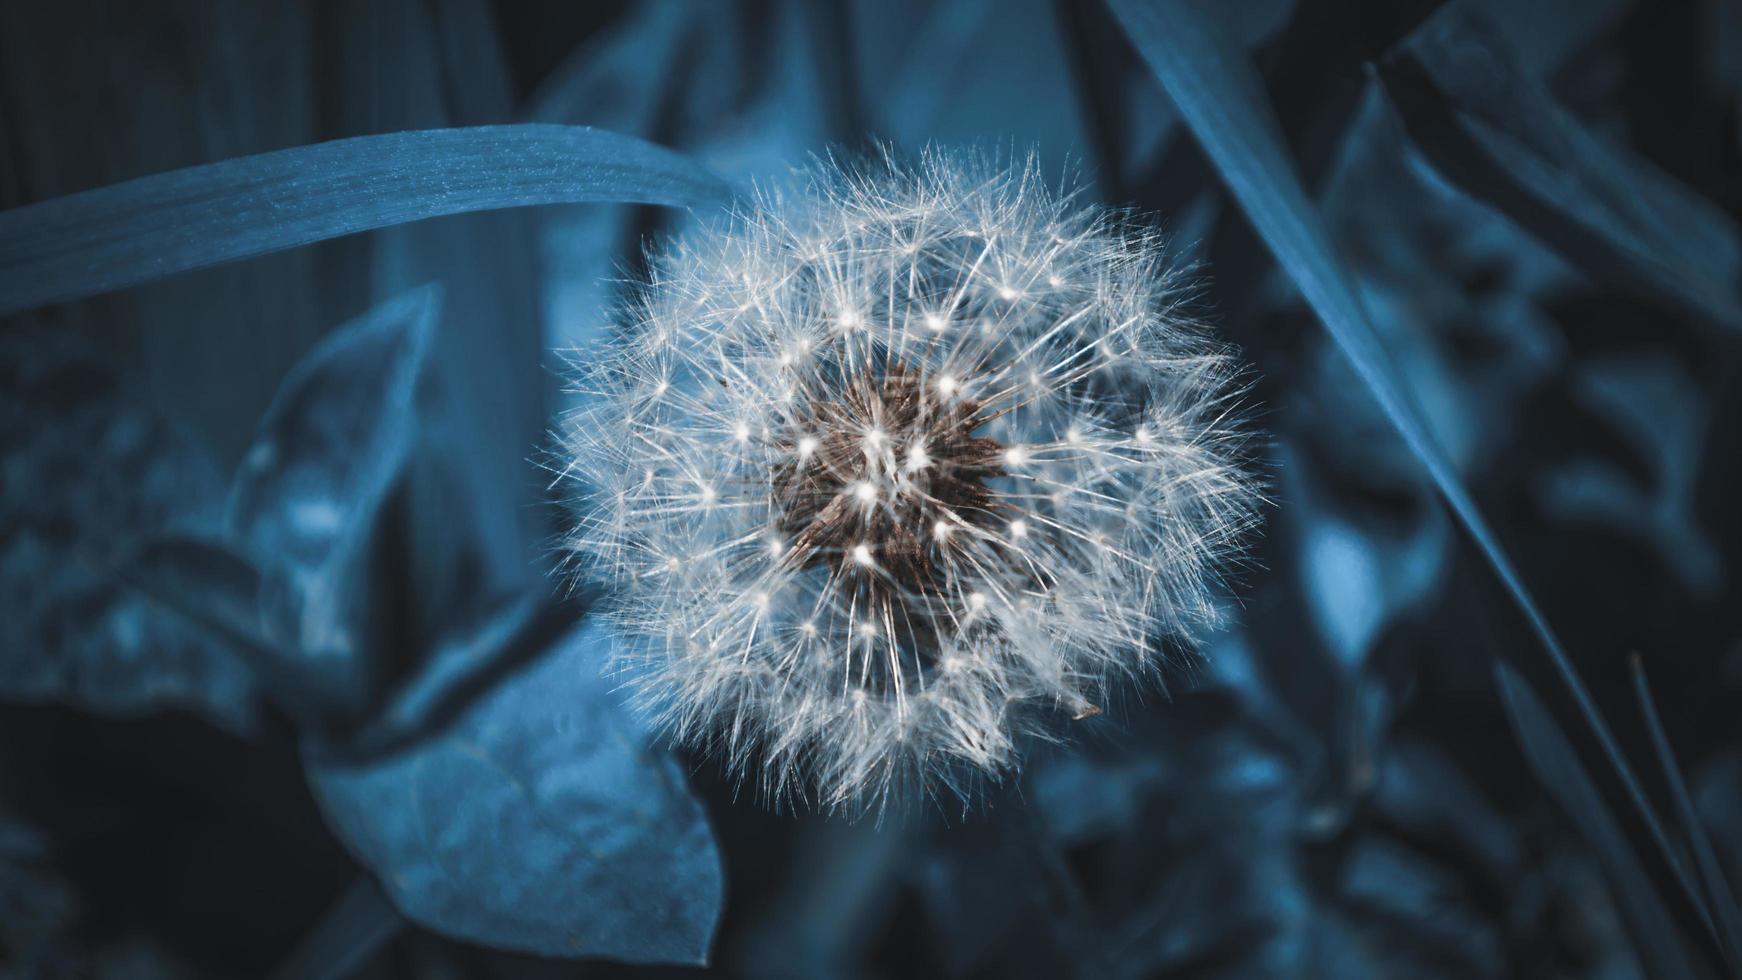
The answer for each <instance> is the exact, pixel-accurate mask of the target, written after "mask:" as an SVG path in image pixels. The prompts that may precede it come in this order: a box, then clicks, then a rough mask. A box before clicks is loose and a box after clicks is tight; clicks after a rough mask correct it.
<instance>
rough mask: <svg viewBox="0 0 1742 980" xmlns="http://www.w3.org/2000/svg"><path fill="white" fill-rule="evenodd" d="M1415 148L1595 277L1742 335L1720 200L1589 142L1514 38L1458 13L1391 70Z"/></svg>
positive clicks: (1408, 46) (1417, 40)
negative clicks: (1521, 60) (1519, 58)
mask: <svg viewBox="0 0 1742 980" xmlns="http://www.w3.org/2000/svg"><path fill="white" fill-rule="evenodd" d="M1381 77H1382V78H1383V79H1384V80H1385V85H1386V89H1387V91H1388V92H1389V93H1390V94H1391V97H1392V99H1393V100H1394V101H1395V103H1396V104H1397V106H1398V109H1399V112H1400V114H1401V115H1402V117H1403V120H1404V124H1405V126H1406V127H1407V128H1408V130H1409V133H1410V136H1411V137H1412V138H1413V139H1414V141H1415V144H1416V145H1417V146H1418V147H1420V148H1421V149H1422V151H1423V152H1424V153H1425V154H1426V155H1427V157H1428V159H1429V160H1431V161H1432V162H1433V164H1434V165H1435V166H1436V167H1437V168H1438V169H1439V170H1441V171H1442V172H1443V173H1444V174H1445V175H1446V176H1447V177H1448V178H1450V179H1451V180H1452V181H1454V182H1456V183H1457V184H1459V185H1460V186H1461V187H1463V188H1464V189H1465V190H1466V191H1467V192H1469V193H1470V194H1472V195H1474V196H1475V197H1477V198H1479V199H1482V200H1485V201H1488V202H1489V203H1491V204H1493V205H1494V206H1495V207H1497V208H1499V209H1500V210H1501V211H1502V212H1504V213H1505V214H1506V215H1507V216H1508V217H1510V218H1512V220H1514V221H1516V222H1518V223H1519V224H1520V225H1521V226H1523V227H1524V228H1526V229H1528V230H1529V231H1530V232H1531V233H1532V234H1533V235H1535V236H1537V237H1538V238H1540V239H1541V240H1543V241H1544V242H1546V243H1547V244H1549V245H1550V246H1551V247H1553V248H1555V249H1557V250H1558V251H1560V252H1561V253H1562V254H1563V255H1565V256H1566V257H1567V258H1568V259H1570V260H1571V261H1573V262H1575V263H1576V264H1578V265H1580V266H1582V267H1583V268H1584V269H1585V270H1586V271H1588V272H1590V273H1591V274H1592V275H1594V276H1596V277H1598V278H1600V279H1603V280H1606V281H1615V282H1619V283H1621V284H1623V285H1626V286H1630V287H1632V288H1634V289H1635V290H1636V291H1637V292H1639V293H1641V294H1642V295H1645V296H1647V297H1658V298H1661V299H1664V300H1667V301H1669V302H1671V303H1674V304H1676V305H1678V306H1680V307H1681V308H1683V309H1686V310H1688V311H1690V312H1693V313H1695V314H1697V315H1699V316H1702V317H1706V318H1709V319H1711V320H1713V321H1716V322H1719V323H1722V324H1724V325H1726V326H1729V327H1731V328H1733V329H1735V328H1742V293H1739V292H1738V288H1739V283H1742V278H1739V277H1742V242H1739V241H1738V235H1737V229H1736V226H1735V224H1734V223H1733V222H1732V221H1730V219H1729V218H1728V217H1727V216H1725V215H1724V214H1723V212H1722V211H1721V210H1720V209H1718V208H1717V207H1715V206H1713V205H1712V204H1711V203H1710V202H1707V201H1704V200H1701V199H1700V198H1699V197H1698V196H1697V195H1695V194H1693V193H1692V192H1690V191H1688V190H1687V189H1686V188H1683V187H1681V186H1679V185H1678V184H1676V182H1675V181H1674V180H1673V179H1672V178H1670V177H1668V176H1667V175H1664V174H1662V173H1659V172H1657V171H1656V170H1655V169H1654V168H1652V167H1651V165H1650V164H1648V163H1646V162H1645V161H1644V160H1641V159H1637V158H1633V157H1631V156H1629V155H1628V154H1627V153H1626V152H1625V151H1624V150H1621V149H1617V148H1614V147H1611V146H1610V145H1609V144H1607V143H1605V142H1604V141H1602V140H1600V139H1598V138H1597V137H1596V136H1595V135H1593V134H1592V133H1590V132H1588V131H1586V130H1585V129H1584V128H1583V127H1582V126H1581V125H1580V124H1579V123H1578V121H1577V120H1576V119H1574V118H1573V117H1572V116H1571V115H1570V114H1569V113H1567V112H1566V110H1564V109H1562V108H1561V107H1560V106H1559V105H1557V104H1556V103H1555V101H1554V98H1553V97H1552V96H1551V95H1550V94H1549V92H1548V91H1547V89H1546V88H1544V87H1543V85H1542V83H1541V82H1539V81H1537V80H1535V79H1533V78H1531V77H1530V76H1529V75H1528V74H1527V73H1526V72H1525V71H1523V70H1522V69H1521V68H1520V67H1519V66H1518V64H1517V63H1516V59H1515V58H1514V56H1513V55H1512V53H1511V52H1510V51H1509V50H1508V48H1507V44H1506V41H1505V39H1503V38H1501V37H1500V36H1499V34H1498V32H1497V31H1495V30H1494V29H1493V28H1492V27H1491V26H1490V25H1488V24H1487V23H1486V22H1485V21H1483V20H1482V19H1481V18H1480V17H1479V16H1478V15H1476V14H1475V13H1474V12H1473V11H1471V10H1469V9H1468V8H1466V7H1465V6H1464V5H1462V4H1459V3H1449V4H1447V5H1446V7H1445V8H1444V9H1442V10H1440V11H1439V12H1437V13H1436V14H1435V15H1434V16H1433V17H1431V18H1429V19H1428V20H1427V21H1426V22H1424V23H1423V24H1422V25H1421V26H1420V27H1419V28H1417V29H1416V31H1415V33H1414V34H1413V35H1411V37H1410V39H1409V40H1408V41H1407V42H1405V43H1404V44H1402V45H1400V46H1399V47H1398V49H1397V50H1395V51H1393V52H1392V53H1391V54H1390V55H1389V56H1388V57H1387V58H1386V60H1385V63H1384V65H1383V67H1382V69H1381Z"/></svg>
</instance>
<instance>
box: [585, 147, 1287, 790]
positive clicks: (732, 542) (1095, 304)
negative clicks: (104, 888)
mask: <svg viewBox="0 0 1742 980" xmlns="http://www.w3.org/2000/svg"><path fill="white" fill-rule="evenodd" d="M1181 299H1182V296H1181V291H1180V286H1179V281H1178V277H1177V275H1176V274H1175V273H1174V272H1173V271H1172V270H1171V268H1170V266H1169V265H1168V262H1167V260H1166V259H1165V257H1164V254H1163V250H1162V248H1161V245H1160V242H1159V240H1158V239H1157V237H1156V236H1155V235H1154V234H1153V233H1152V232H1147V231H1144V230H1142V229H1140V228H1137V227H1135V226H1132V225H1130V224H1128V223H1125V222H1122V221H1120V220H1118V219H1116V218H1113V217H1110V216H1109V215H1107V214H1106V213H1105V212H1102V211H1100V210H1098V209H1095V208H1091V207H1085V206H1082V205H1080V204H1079V203H1077V202H1074V201H1073V200H1072V199H1071V197H1070V196H1069V195H1061V194H1058V193H1055V192H1053V191H1051V190H1049V189H1048V187H1047V185H1046V184H1045V182H1044V181H1043V180H1042V178H1041V176H1040V174H1039V173H1038V171H1037V169H1036V167H1035V166H1034V165H1033V164H1032V163H1030V164H1028V165H1017V166H1013V167H999V166H994V165H987V164H979V165H966V164H963V163H961V162H959V161H957V160H955V159H954V158H952V157H949V156H947V155H944V154H941V153H934V154H930V155H927V156H926V157H925V158H924V159H923V160H922V161H921V162H920V163H919V164H918V165H915V166H912V167H907V166H902V165H899V164H896V163H892V162H889V161H887V160H885V161H883V162H881V163H878V164H874V165H870V166H867V167H866V168H864V169H861V170H858V171H854V172H847V171H843V170H841V169H838V168H835V167H834V166H833V165H819V166H818V167H817V168H816V169H815V170H814V171H813V172H812V173H811V175H810V178H809V181H808V183H806V184H805V185H803V186H802V187H800V188H798V189H796V190H792V191H789V192H786V193H784V194H777V193H765V194H764V195H762V196H761V197H759V198H758V199H757V200H756V201H755V202H754V203H753V204H751V205H748V206H747V207H746V208H745V209H743V210H742V211H741V212H740V213H739V214H738V215H736V216H735V217H733V218H732V219H730V220H727V221H724V222H721V223H719V224H717V225H715V226H712V227H710V228H706V229H703V230H701V231H699V232H697V233H695V234H693V235H691V236H689V237H688V238H687V239H686V240H685V241H684V242H682V243H681V244H679V245H677V246H675V247H673V248H672V249H670V250H669V251H667V252H666V253H664V254H663V255H660V256H657V257H656V258H655V259H654V260H653V263H652V267H651V271H650V274H649V278H648V280H647V282H646V283H645V284H643V286H642V287H641V288H640V289H639V291H638V295H637V297H636V298H635V300H634V301H633V303H632V304H630V305H629V306H628V307H627V308H626V309H625V311H624V312H623V314H622V322H621V323H620V324H619V326H620V327H621V328H622V330H621V331H620V333H621V335H622V337H623V338H624V339H623V340H621V341H620V342H618V343H617V344H616V345H615V346H614V347H613V348H612V349H611V350H609V351H608V352H606V353H605V354H603V355H602V356H599V357H596V358H594V359H592V362H591V366H590V367H587V368H585V369H584V371H583V373H582V374H581V376H580V378H579V380H578V384H577V390H579V391H581V392H583V393H585V394H586V395H588V398H587V399H586V400H585V402H584V403H583V405H582V407H581V408H579V409H577V410H576V411H575V412H574V413H572V414H571V416H569V417H568V418H567V419H566V422H565V426H564V431H563V440H564V441H563V449H562V451H563V459H562V460H561V463H562V465H561V467H560V471H561V472H562V473H563V474H565V476H566V477H567V478H568V479H571V480H573V481H575V486H576V490H575V514H576V517H577V523H576V527H575V529H574V531H573V533H572V535H571V536H570V537H569V539H568V542H567V544H568V547H569V549H570V552H571V554H572V558H573V561H574V562H575V564H576V567H577V568H579V569H581V570H583V573H585V574H593V575H597V576H599V577H603V578H605V579H607V580H608V581H609V582H610V583H611V584H613V585H614V586H615V591H614V596H613V599H612V600H611V603H610V606H609V614H610V615H611V616H612V617H613V618H614V620H615V622H616V624H617V625H618V627H619V628H620V631H621V632H622V633H623V634H624V637H625V640H626V642H625V643H624V644H623V646H624V649H625V651H626V652H625V653H624V658H625V667H626V668H627V669H628V671H629V676H630V677H631V679H632V681H633V686H634V688H635V689H636V691H637V692H638V696H639V697H641V698H642V699H643V701H644V703H645V704H646V705H647V706H649V708H650V709H651V710H652V712H653V713H654V715H655V717H656V718H657V719H658V720H659V721H660V722H662V723H663V724H664V725H665V726H666V727H667V729H668V730H669V731H670V732H671V733H672V734H673V736H674V737H675V738H676V739H677V740H679V741H680V742H682V743H685V744H688V745H691V746H695V747H699V748H704V749H713V750H717V751H718V752H719V753H720V755H721V757H722V758H723V759H725V760H726V761H727V762H728V764H729V766H730V767H731V768H733V769H734V770H736V771H737V772H739V773H741V774H742V773H749V772H755V773H757V774H758V775H759V776H760V777H761V778H762V780H763V781H764V783H765V786H766V788H767V789H768V790H769V791H770V792H771V793H773V794H775V795H778V796H782V797H787V796H792V797H804V798H808V799H812V800H813V801H814V802H816V803H817V804H819V805H821V806H823V807H825V808H843V809H848V810H858V809H859V808H861V807H864V806H867V805H871V804H873V803H876V802H879V801H883V800H886V799H888V797H889V795H890V794H891V793H892V792H893V791H894V788H895V787H897V786H901V785H906V784H909V783H913V782H917V783H919V784H921V785H924V786H926V787H927V788H928V789H936V788H939V787H942V788H948V789H952V790H955V791H957V792H958V793H964V792H966V787H968V786H970V785H971V783H972V781H973V780H974V778H975V777H976V775H986V776H992V777H996V776H998V775H1000V774H1003V773H1006V772H1009V771H1010V770H1011V769H1012V768H1013V767H1014V766H1015V765H1016V764H1017V762H1018V746H1019V743H1020V742H1021V740H1022V738H1023V737H1024V736H1028V735H1039V736H1042V737H1047V736H1049V735H1050V734H1052V733H1054V732H1056V730H1057V723H1056V719H1057V718H1059V717H1061V716H1062V717H1065V718H1068V717H1086V716H1088V715H1090V714H1094V713H1097V712H1098V711H1099V710H1100V708H1099V704H1101V703H1104V701H1105V699H1106V696H1107V695H1108V693H1109V691H1110V690H1111V689H1112V687H1113V686H1114V685H1116V684H1118V683H1122V682H1123V681H1124V680H1126V679H1128V678H1130V677H1132V676H1135V675H1141V674H1144V673H1146V672H1148V671H1151V670H1153V669H1155V667H1156V665H1157V660H1158V651H1159V650H1160V649H1161V648H1162V645H1163V644H1165V643H1169V642H1172V643H1178V644H1183V645H1187V646H1189V645H1191V644H1192V643H1193V638H1194V637H1195V636H1197V635H1199V634H1201V633H1202V631H1204V630H1205V629H1206V628H1207V627H1210V626H1212V625H1214V623H1215V621H1216V618H1217V609H1218V605H1217V603H1216V602H1215V601H1214V593H1215V591H1216V589H1217V586H1218V578H1217V576H1218V573H1219V570H1220V569H1222V568H1224V567H1225V565H1226V563H1227V561H1229V560H1230V559H1232V558H1234V557H1236V556H1237V555H1238V550H1239V547H1240V543H1241V538H1242V535H1243V532H1244V531H1245V530H1246V529H1247V528H1249V527H1250V526H1251V525H1252V523H1253V522H1254V520H1255V514H1256V510H1257V504H1258V500H1259V493H1258V489H1257V487H1256V485H1255V483H1254V481H1253V479H1252V478H1251V477H1250V476H1249V475H1248V473H1247V471H1246V470H1245V469H1244V468H1243V464H1242V460H1243V459H1244V458H1245V450H1244V446H1245V436H1244V435H1243V432H1242V430H1241V427H1240V426H1239V424H1238V417H1239V413H1238V411H1237V409H1238V401H1239V398H1240V389H1239V385H1238V383H1237V379H1238V377H1239V373H1240V371H1239V366H1238V363H1237V362H1236V360H1235V359H1234V358H1233V357H1232V356H1231V354H1230V353H1229V352H1228V351H1227V349H1225V348H1224V347H1222V346H1221V345H1219V344H1217V343H1215V342H1213V341H1212V340H1211V339H1210V338H1209V337H1208V335H1207V333H1206V331H1205V330H1204V329H1203V328H1202V327H1201V326H1199V325H1198V324H1196V323H1194V322H1192V321H1191V320H1189V319H1187V318H1185V317H1184V316H1182V315H1181V313H1180V305H1181Z"/></svg>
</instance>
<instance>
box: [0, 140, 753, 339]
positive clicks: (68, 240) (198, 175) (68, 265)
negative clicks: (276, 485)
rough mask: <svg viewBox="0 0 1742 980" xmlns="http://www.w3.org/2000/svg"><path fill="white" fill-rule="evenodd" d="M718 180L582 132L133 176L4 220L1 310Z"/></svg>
mask: <svg viewBox="0 0 1742 980" xmlns="http://www.w3.org/2000/svg"><path fill="white" fill-rule="evenodd" d="M726 196H727V187H726V185H725V183H724V182H723V181H721V180H720V179H719V178H718V177H716V176H714V175H713V174H711V173H709V172H708V171H707V170H705V169H704V168H702V167H701V166H700V165H698V164H696V163H694V162H692V161H690V160H689V159H688V158H686V157H684V156H682V155H680V154H677V153H674V152H672V151H670V150H666V149H663V148H661V147H658V146H655V145H653V144H651V143H647V142H644V141H642V140H638V139H634V138H632V137H628V136H623V135H620V134H617V133H611V132H606V131H604V130H599V129H592V128H590V127H586V126H552V125H543V124H524V125H513V126H476V127H470V128H462V129H432V130H416V131H412V132H405V133H388V134H385V135H380V136H359V137H356V138H353V139H343V140H334V141H332V142H330V143H317V144H315V145H313V146H300V147H296V148H294V149H289V150H278V151H276V152H273V153H262V154H259V155H257V156H248V157H238V158H236V159H234V160H225V161H222V162H219V163H211V164H206V165H204V166H199V167H188V168H186V169H183V170H172V171H170V172H169V173H163V174H156V175H154V176H150V177H141V178H139V179H137V180H130V181H126V182H124V183H120V184H115V185H112V186H109V187H102V188H98V189H96V190H91V191H85V192H84V193H80V194H71V195H68V196H66V197H59V198H55V199H53V200H49V201H43V202H41V203H39V204H32V205H28V206H26V207H22V208H15V209H13V210H10V211H4V212H0V316H5V315H8V314H12V313H17V312H20V311H22V310H28V309H33V308H35V307H38V306H46V305H49V304H52V303H64V302H68V301H70V300H75V299H81V298H83V297H86V296H92V295H96V294H98V293H104V292H109V291H111V290H116V289H122V288H125V287H127V286H135V285H138V284H140V283H144V282H150V281H152V280H155V279H162V278H165V277H167V276H173V275H175V274H177V273H181V272H188V271H191V270H193V269H201V268H205V267H207V266H213V265H219V264H222V263H225V262H233V261H236V260H238V259H245V258H250V257H253V256H256V255H264V254H266V253H268V252H276V251H280V250H283V249H287V248H295V247H296V246H298V245H307V244H310V243H312V242H318V241H322V240H325V239H328V238H337V237H339V236H341V235H349V234H353V233H355V232H360V231H368V230H371V229H374V228H384V227H387V226H389V225H398V224H404V223H406V222H410V221H420V220H422V219H424V218H434V217H439V216H441V215H449V214H460V213H463V212H467V211H486V210H491V209H495V208H509V207H524V206H527V205H534V204H575V203H588V202H600V201H627V202H634V203H640V204H663V205H670V206H673V207H691V206H701V205H707V204H711V203H715V202H719V201H723V200H724V199H725V198H726Z"/></svg>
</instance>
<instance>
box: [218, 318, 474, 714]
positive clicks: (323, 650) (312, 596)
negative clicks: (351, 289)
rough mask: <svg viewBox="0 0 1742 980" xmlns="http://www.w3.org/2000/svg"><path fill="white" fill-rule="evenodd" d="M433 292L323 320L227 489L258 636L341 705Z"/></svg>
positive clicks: (353, 679) (411, 432)
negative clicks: (248, 569)
mask: <svg viewBox="0 0 1742 980" xmlns="http://www.w3.org/2000/svg"><path fill="white" fill-rule="evenodd" d="M440 305H441V293H440V291H439V290H437V289H435V288H434V287H426V288H422V289H417V290H413V291H411V292H409V293H406V294H404V295H401V296H399V297H397V298H395V299H393V300H390V301H388V302H387V303H384V304H382V305H381V306H379V307H377V308H376V309H375V310H372V311H371V312H369V313H367V314H365V315H364V316H362V317H360V318H358V319H357V320H355V321H353V322H351V323H349V324H346V325H344V326H342V327H340V328H339V329H338V330H336V331H334V333H333V334H332V335H330V336H329V337H328V338H327V339H326V340H325V341H323V342H322V343H321V345H320V346H319V347H318V348H316V350H315V351H314V352H312V353H311V354H309V355H308V356H307V357H305V358H304V359H303V360H302V361H301V362H299V363H298V364H297V366H296V368H295V369H294V370H292V372H291V375H290V377H289V378H287V379H286V380H285V382H284V384H283V385H282V386H281V387H280V388H279V391H278V395H277V397H276V398H274V400H273V403H272V406H271V407H270V408H268V409H267V412H266V415H265V417H264V418H263V419H262V420H261V423H260V428H259V431H258V434H257V436H256V439H255V443H254V445H253V447H252V448H251V449H250V450H249V451H248V454H247V456H246V458H245V459H244V460H243V463H242V468H241V470H240V472H239V473H238V474H237V476H236V482H235V485H234V486H233V487H232V489H231V494H230V504H229V514H228V516H227V523H228V525H229V533H230V536H231V537H232V538H233V539H234V540H235V541H236V542H237V544H238V545H239V546H240V547H242V548H243V549H244V550H245V551H246V552H247V554H249V555H250V556H251V557H252V559H253V560H254V562H255V563H256V564H257V565H258V566H259V567H260V568H261V569H262V575H263V581H262V582H261V586H260V588H261V592H262V597H261V601H262V602H263V603H265V604H266V605H267V607H268V608H267V611H266V613H265V616H266V626H267V632H266V638H267V640H268V641H269V642H270V643H272V644H274V645H278V646H281V647H284V648H287V649H294V650H298V651H300V652H301V655H302V656H304V657H305V658H308V659H310V660H311V661H313V662H314V664H312V665H311V667H310V669H311V670H314V669H319V670H320V671H322V672H324V673H326V674H327V675H328V676H329V683H328V684H327V685H325V688H326V689H327V690H328V691H330V692H332V693H335V694H337V693H339V692H340V691H346V692H348V693H346V694H345V695H344V698H343V699H345V700H349V701H351V702H352V703H351V704H349V705H348V706H349V707H359V706H360V701H361V699H362V698H363V696H364V694H365V692H364V685H365V683H366V682H365V680H364V674H365V672H366V669H367V668H366V666H365V665H364V663H363V657H364V654H365V650H366V649H367V648H368V647H369V645H370V644H371V643H372V642H375V641H378V640H380V639H381V633H382V632H383V630H382V625H383V622H384V617H385V615H386V609H384V608H383V606H384V603H383V602H382V601H381V599H380V596H379V590H380V588H381V586H382V585H383V584H385V583H382V582H380V581H379V578H378V576H376V575H375V572H376V570H375V569H373V568H372V567H370V564H369V559H370V557H371V550H372V549H373V547H374V546H375V545H376V543H377V542H378V539H379V535H380V534H381V528H380V526H379V525H380V523H381V522H382V520H383V516H384V513H385V510H386V505H387V501H388V497H389V495H390V493H391V492H392V491H393V490H394V489H395V487H396V486H397V484H398V482H399V480H400V477H401V474H402V473H403V471H404V469H405V465H406V460H407V457H408V455H409V454H410V453H411V451H412V449H413V446H414V444H415V441H416V438H417V422H418V417H417V416H418V413H417V409H418V401H417V395H418V382H419V379H420V377H421V376H422V371H423V367H424V360H425V358H424V353H425V351H426V350H427V348H428V347H429V342H430V334H431V332H432V331H433V330H434V326H435V321H436V317H437V316H438V314H439V309H440Z"/></svg>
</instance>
